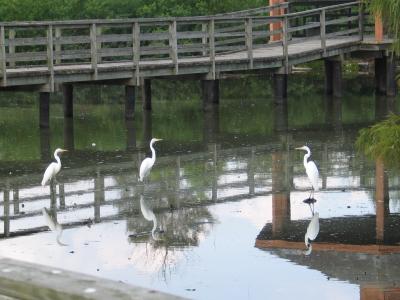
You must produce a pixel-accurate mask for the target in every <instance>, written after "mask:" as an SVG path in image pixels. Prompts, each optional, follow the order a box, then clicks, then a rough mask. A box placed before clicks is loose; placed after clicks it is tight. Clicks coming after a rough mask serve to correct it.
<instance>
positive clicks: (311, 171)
mask: <svg viewBox="0 0 400 300" xmlns="http://www.w3.org/2000/svg"><path fill="white" fill-rule="evenodd" d="M296 149H297V150H304V151H307V153H306V154H305V155H304V158H303V164H304V168H305V169H306V173H307V177H308V179H309V180H310V183H311V186H312V190H311V193H310V196H309V197H308V198H309V199H311V198H313V197H314V191H315V192H318V191H319V187H318V178H319V173H318V168H317V166H316V164H315V163H314V162H313V161H312V160H309V158H310V156H311V150H310V148H308V147H307V146H303V147H299V148H296Z"/></svg>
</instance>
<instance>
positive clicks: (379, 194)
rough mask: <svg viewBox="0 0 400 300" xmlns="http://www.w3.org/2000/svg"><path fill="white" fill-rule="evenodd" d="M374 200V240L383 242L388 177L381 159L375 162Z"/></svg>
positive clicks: (387, 201) (387, 204) (387, 212)
mask: <svg viewBox="0 0 400 300" xmlns="http://www.w3.org/2000/svg"><path fill="white" fill-rule="evenodd" d="M375 201H376V240H377V241H378V242H383V240H384V231H385V217H386V216H387V215H388V214H389V189H388V178H387V175H386V173H385V166H384V163H383V160H382V159H381V158H378V159H377V160H376V162H375Z"/></svg>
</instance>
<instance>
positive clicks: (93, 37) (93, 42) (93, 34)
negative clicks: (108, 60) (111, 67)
mask: <svg viewBox="0 0 400 300" xmlns="http://www.w3.org/2000/svg"><path fill="white" fill-rule="evenodd" d="M90 57H91V63H92V70H93V72H94V73H93V79H94V80H97V29H96V23H93V24H92V25H91V26H90Z"/></svg>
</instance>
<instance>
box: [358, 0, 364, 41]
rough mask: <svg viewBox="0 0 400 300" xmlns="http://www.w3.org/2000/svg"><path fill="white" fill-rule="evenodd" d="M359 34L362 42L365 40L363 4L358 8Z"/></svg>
mask: <svg viewBox="0 0 400 300" xmlns="http://www.w3.org/2000/svg"><path fill="white" fill-rule="evenodd" d="M358 34H359V37H360V41H362V40H364V5H363V3H362V2H360V4H359V7H358Z"/></svg>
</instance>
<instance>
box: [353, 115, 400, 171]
mask: <svg viewBox="0 0 400 300" xmlns="http://www.w3.org/2000/svg"><path fill="white" fill-rule="evenodd" d="M356 148H357V150H358V151H359V152H360V153H363V154H364V155H366V156H367V157H368V158H370V159H376V158H378V157H381V158H382V159H383V160H384V161H385V162H386V163H388V165H389V166H397V167H399V166H400V116H399V115H395V114H392V115H390V116H389V117H388V118H387V119H386V120H384V121H382V122H379V123H377V124H375V125H373V126H371V127H369V128H364V129H361V130H360V135H359V137H358V138H357V141H356Z"/></svg>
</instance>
